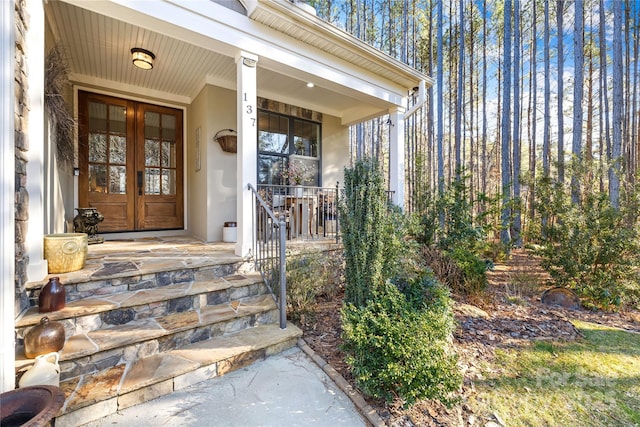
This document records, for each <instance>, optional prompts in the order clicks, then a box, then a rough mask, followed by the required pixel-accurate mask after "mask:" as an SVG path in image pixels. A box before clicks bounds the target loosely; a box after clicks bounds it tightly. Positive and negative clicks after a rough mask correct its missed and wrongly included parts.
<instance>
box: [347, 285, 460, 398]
mask: <svg viewBox="0 0 640 427" xmlns="http://www.w3.org/2000/svg"><path fill="white" fill-rule="evenodd" d="M396 281H397V285H395V284H393V283H391V282H390V281H387V282H385V284H384V285H383V286H381V287H379V288H377V289H376V291H375V292H374V293H373V298H372V299H370V300H369V301H368V302H367V304H366V305H365V306H364V307H356V306H355V305H353V304H348V305H345V307H344V308H343V310H342V324H343V338H344V350H345V352H346V353H347V362H348V363H349V365H350V366H351V369H352V372H353V375H354V377H355V380H356V382H357V384H358V387H359V388H360V389H361V390H362V391H363V392H364V393H365V394H367V395H369V396H372V397H375V398H382V399H385V400H386V401H388V402H389V401H391V400H393V399H395V398H399V399H401V400H402V401H403V402H404V403H405V404H408V405H411V404H413V403H415V402H416V401H418V400H421V399H438V400H440V401H442V402H444V403H451V402H453V399H452V393H453V392H454V391H456V390H457V389H458V388H459V387H460V384H461V375H460V373H459V371H458V370H457V367H456V362H457V356H456V355H455V354H454V353H453V352H452V348H451V345H450V343H449V339H450V335H451V333H452V331H453V328H454V320H453V314H452V311H451V299H450V297H449V293H448V290H446V288H444V287H443V286H441V285H440V284H439V283H438V282H437V281H435V279H433V276H432V275H431V274H426V273H423V274H420V275H418V276H417V277H415V278H402V279H396Z"/></svg>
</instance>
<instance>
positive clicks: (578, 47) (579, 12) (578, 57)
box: [571, 0, 584, 204]
mask: <svg viewBox="0 0 640 427" xmlns="http://www.w3.org/2000/svg"><path fill="white" fill-rule="evenodd" d="M574 4H575V19H574V25H573V65H574V67H575V76H576V77H575V81H574V85H573V143H572V144H571V153H572V154H573V159H574V160H577V161H581V160H582V152H581V150H582V97H583V82H584V43H583V38H584V21H583V19H584V16H583V4H582V0H575V3H574ZM577 173H578V172H576V171H574V173H573V174H572V176H571V201H572V202H573V203H575V204H577V203H578V202H579V201H580V184H579V182H580V177H579V176H577V175H576V174H577Z"/></svg>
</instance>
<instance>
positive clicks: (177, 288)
mask: <svg viewBox="0 0 640 427" xmlns="http://www.w3.org/2000/svg"><path fill="white" fill-rule="evenodd" d="M261 280H262V279H261V278H260V276H259V275H243V276H239V275H237V276H229V277H225V278H218V279H212V280H205V281H196V282H193V283H186V282H185V283H178V284H173V285H168V286H163V287H158V288H150V289H140V290H137V291H125V292H119V293H114V294H109V295H103V296H99V297H96V296H92V297H87V298H84V299H79V300H76V301H71V302H68V303H67V304H66V305H65V307H64V308H63V309H62V310H58V311H54V312H50V313H39V312H38V307H31V308H29V309H28V310H27V312H26V313H25V314H24V315H23V316H22V317H21V318H20V319H19V320H18V321H17V322H16V327H17V328H24V327H27V326H32V325H36V324H38V323H39V322H40V319H41V318H42V317H44V316H46V317H48V318H49V320H63V319H71V318H75V317H81V316H87V315H92V314H100V313H104V312H106V311H110V310H116V309H120V308H128V307H135V306H140V305H145V304H152V303H155V302H160V301H166V300H169V299H173V298H180V297H183V296H190V295H198V294H202V293H207V292H215V291H220V290H223V289H228V288H239V287H242V286H247V285H252V284H256V283H260V281H261Z"/></svg>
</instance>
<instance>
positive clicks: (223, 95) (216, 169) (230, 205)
mask: <svg viewBox="0 0 640 427" xmlns="http://www.w3.org/2000/svg"><path fill="white" fill-rule="evenodd" d="M235 105H236V96H235V92H233V91H230V90H227V89H222V88H219V87H215V86H210V85H207V86H205V87H204V88H203V89H202V91H201V92H200V93H199V94H198V96H197V97H196V98H195V100H194V101H193V102H192V103H191V105H190V106H189V120H188V129H187V135H188V136H187V143H188V148H187V171H188V173H187V192H188V199H187V200H188V204H187V212H188V218H189V227H188V231H189V233H190V234H192V235H193V236H194V237H196V238H198V239H201V240H203V241H206V242H216V241H221V240H222V228H223V226H224V223H225V222H227V221H236V160H237V159H236V154H235V153H226V152H224V151H222V149H221V148H220V144H218V143H217V142H215V141H214V140H213V137H214V135H215V134H216V132H218V131H219V130H221V129H235V128H236V108H235ZM198 127H200V165H201V169H200V170H199V171H195V163H196V143H195V139H196V136H195V135H196V129H197V128H198Z"/></svg>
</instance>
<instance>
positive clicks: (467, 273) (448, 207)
mask: <svg viewBox="0 0 640 427" xmlns="http://www.w3.org/2000/svg"><path fill="white" fill-rule="evenodd" d="M466 180H467V178H466V177H462V178H461V179H459V180H455V181H454V182H452V183H451V184H450V185H449V187H448V188H447V189H446V191H445V193H444V194H443V195H442V196H440V197H438V198H437V199H435V200H433V201H432V202H431V203H429V204H427V210H426V212H425V213H423V214H422V216H421V225H422V228H421V232H419V233H418V235H417V239H418V241H420V242H422V243H424V244H425V246H426V247H427V248H428V249H426V250H423V251H422V254H423V256H424V260H425V262H426V265H428V266H429V267H430V268H431V269H432V270H433V271H434V272H435V273H436V276H437V277H438V279H439V280H440V281H441V282H442V283H444V284H445V285H447V286H449V287H450V288H451V289H452V290H453V291H454V292H456V293H459V294H465V295H473V294H477V293H480V292H482V291H484V290H485V289H486V286H487V278H486V271H487V269H488V268H490V267H491V266H492V262H487V261H485V260H484V259H483V258H481V257H480V255H479V254H480V253H481V251H483V250H485V248H486V247H487V244H486V243H485V241H486V240H485V231H484V229H483V228H482V227H480V226H478V225H476V224H474V219H473V215H472V211H473V210H472V202H471V201H470V200H469V195H468V190H467V188H466ZM441 221H442V223H441ZM443 225H444V227H443ZM494 255H496V256H497V254H494Z"/></svg>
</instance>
